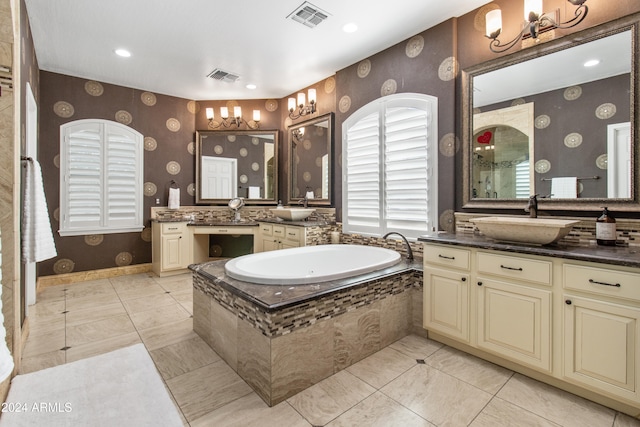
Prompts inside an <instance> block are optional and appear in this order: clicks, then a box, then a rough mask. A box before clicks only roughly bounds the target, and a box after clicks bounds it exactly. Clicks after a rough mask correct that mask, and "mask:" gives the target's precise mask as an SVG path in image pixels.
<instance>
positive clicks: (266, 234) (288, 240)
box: [255, 222, 306, 252]
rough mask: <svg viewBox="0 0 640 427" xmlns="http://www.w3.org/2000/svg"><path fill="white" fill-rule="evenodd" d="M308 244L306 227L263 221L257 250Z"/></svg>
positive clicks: (259, 231)
mask: <svg viewBox="0 0 640 427" xmlns="http://www.w3.org/2000/svg"><path fill="white" fill-rule="evenodd" d="M305 245H306V230H305V227H301V226H295V225H284V224H272V223H268V222H261V223H259V226H258V236H257V238H256V249H255V251H256V252H267V251H274V250H276V249H287V248H297V247H300V246H305Z"/></svg>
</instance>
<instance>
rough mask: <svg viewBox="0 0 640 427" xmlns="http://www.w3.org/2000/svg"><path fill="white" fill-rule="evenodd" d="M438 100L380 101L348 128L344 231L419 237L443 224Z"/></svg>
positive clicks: (399, 98) (349, 122)
mask: <svg viewBox="0 0 640 427" xmlns="http://www.w3.org/2000/svg"><path fill="white" fill-rule="evenodd" d="M436 125H437V99H436V98H434V97H430V96H427V95H419V94H399V95H392V96H388V97H385V98H381V99H379V100H377V101H374V102H372V103H370V104H368V105H366V106H364V107H363V108H361V109H360V110H358V111H357V112H355V113H354V114H353V115H352V116H351V117H349V118H348V119H347V120H346V121H345V123H344V125H343V126H344V127H343V175H344V177H343V206H342V208H343V230H344V231H345V232H346V233H361V234H369V235H376V236H377V235H383V234H385V233H387V232H391V231H396V232H400V233H402V234H404V235H405V236H406V237H412V238H416V237H418V236H420V235H423V234H426V233H428V232H430V231H431V230H432V229H434V228H435V227H437V219H436V216H437V163H436V160H437V157H436V153H437V151H436V150H437V143H436V135H437V130H436Z"/></svg>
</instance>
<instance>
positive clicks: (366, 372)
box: [347, 347, 416, 389]
mask: <svg viewBox="0 0 640 427" xmlns="http://www.w3.org/2000/svg"><path fill="white" fill-rule="evenodd" d="M415 364H416V361H415V359H412V358H410V357H408V356H405V355H404V354H402V353H400V352H398V351H396V350H393V349H391V348H388V347H387V348H384V349H382V350H380V351H378V352H377V353H375V354H372V355H371V356H369V357H367V358H366V359H363V360H361V361H360V362H358V363H356V364H354V365H351V366H349V367H348V368H347V371H349V372H350V373H351V374H353V375H355V376H356V377H358V378H360V379H361V380H363V381H364V382H366V383H368V384H369V385H371V386H373V387H374V388H376V389H379V388H380V387H383V386H384V385H385V384H387V383H389V382H390V381H393V380H394V379H396V378H397V377H399V376H400V375H402V374H403V373H405V372H406V371H407V370H409V369H411V368H412V367H413V366H414V365H415Z"/></svg>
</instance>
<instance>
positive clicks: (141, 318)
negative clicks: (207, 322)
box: [131, 302, 191, 331]
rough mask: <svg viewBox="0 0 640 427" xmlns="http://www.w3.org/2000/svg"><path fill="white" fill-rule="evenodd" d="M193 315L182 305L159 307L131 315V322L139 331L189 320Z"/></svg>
mask: <svg viewBox="0 0 640 427" xmlns="http://www.w3.org/2000/svg"><path fill="white" fill-rule="evenodd" d="M190 316H191V314H190V313H189V312H188V311H187V310H186V309H185V308H184V307H183V306H181V305H180V304H178V303H177V302H174V303H173V305H167V306H163V307H158V308H155V309H152V310H147V311H140V312H137V313H132V314H131V320H132V321H133V324H134V325H135V327H136V329H138V330H139V331H140V330H142V329H149V328H153V327H155V326H160V325H166V324H167V323H174V322H178V321H180V320H184V319H188V318H189V317H190Z"/></svg>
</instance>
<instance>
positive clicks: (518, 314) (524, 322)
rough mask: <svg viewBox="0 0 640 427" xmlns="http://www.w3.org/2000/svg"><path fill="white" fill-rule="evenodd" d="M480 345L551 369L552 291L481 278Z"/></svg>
mask: <svg viewBox="0 0 640 427" xmlns="http://www.w3.org/2000/svg"><path fill="white" fill-rule="evenodd" d="M477 285H478V300H477V303H478V347H480V348H482V349H485V350H488V351H491V352H492V353H496V354H499V355H500V356H504V357H506V358H508V359H511V360H515V361H517V362H521V363H525V364H527V365H529V366H532V367H534V368H538V369H542V370H545V371H551V291H550V290H542V289H537V288H532V287H529V286H520V285H515V284H512V283H506V282H500V281H497V280H491V279H486V278H481V277H479V278H478V281H477Z"/></svg>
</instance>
